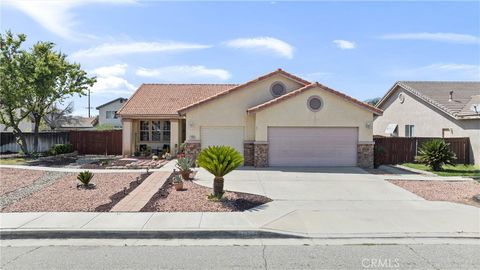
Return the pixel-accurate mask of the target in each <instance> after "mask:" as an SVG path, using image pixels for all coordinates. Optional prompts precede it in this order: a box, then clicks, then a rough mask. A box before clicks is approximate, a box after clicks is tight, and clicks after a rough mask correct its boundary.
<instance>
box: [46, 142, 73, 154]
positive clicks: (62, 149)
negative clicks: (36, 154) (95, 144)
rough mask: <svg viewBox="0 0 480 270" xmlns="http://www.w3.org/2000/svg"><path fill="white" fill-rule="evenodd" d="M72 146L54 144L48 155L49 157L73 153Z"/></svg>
mask: <svg viewBox="0 0 480 270" xmlns="http://www.w3.org/2000/svg"><path fill="white" fill-rule="evenodd" d="M73 150H74V149H73V145H71V144H54V145H53V146H52V147H51V148H50V150H49V151H48V153H49V154H50V155H60V154H67V153H72V152H73Z"/></svg>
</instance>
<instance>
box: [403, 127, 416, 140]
mask: <svg viewBox="0 0 480 270" xmlns="http://www.w3.org/2000/svg"><path fill="white" fill-rule="evenodd" d="M405 137H415V126H414V125H405Z"/></svg>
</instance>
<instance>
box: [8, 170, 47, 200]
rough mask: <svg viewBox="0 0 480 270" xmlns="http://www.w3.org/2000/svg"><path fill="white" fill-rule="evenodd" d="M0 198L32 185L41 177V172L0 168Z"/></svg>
mask: <svg viewBox="0 0 480 270" xmlns="http://www.w3.org/2000/svg"><path fill="white" fill-rule="evenodd" d="M0 176H1V177H0V196H3V195H5V194H7V193H9V192H12V191H14V190H17V189H19V188H22V187H25V186H28V185H31V184H33V182H35V180H37V179H38V178H40V177H41V176H43V172H42V171H32V170H19V169H11V168H0Z"/></svg>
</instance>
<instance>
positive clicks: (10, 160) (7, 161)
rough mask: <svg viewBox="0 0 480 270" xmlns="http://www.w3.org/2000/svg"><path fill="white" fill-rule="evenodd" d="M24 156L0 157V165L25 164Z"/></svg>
mask: <svg viewBox="0 0 480 270" xmlns="http://www.w3.org/2000/svg"><path fill="white" fill-rule="evenodd" d="M27 161H28V159H26V158H5V159H3V158H2V159H0V165H26V164H27Z"/></svg>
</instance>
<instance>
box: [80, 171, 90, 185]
mask: <svg viewBox="0 0 480 270" xmlns="http://www.w3.org/2000/svg"><path fill="white" fill-rule="evenodd" d="M92 178H93V173H92V172H90V171H83V172H81V173H79V174H78V176H77V179H78V180H79V181H80V182H82V184H83V185H84V186H85V187H88V186H90V181H91V180H92Z"/></svg>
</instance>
